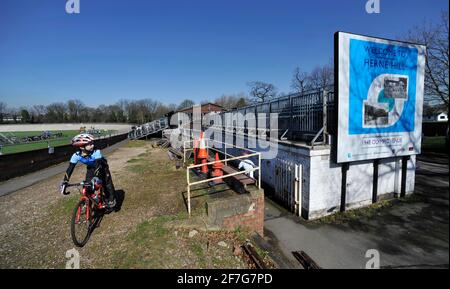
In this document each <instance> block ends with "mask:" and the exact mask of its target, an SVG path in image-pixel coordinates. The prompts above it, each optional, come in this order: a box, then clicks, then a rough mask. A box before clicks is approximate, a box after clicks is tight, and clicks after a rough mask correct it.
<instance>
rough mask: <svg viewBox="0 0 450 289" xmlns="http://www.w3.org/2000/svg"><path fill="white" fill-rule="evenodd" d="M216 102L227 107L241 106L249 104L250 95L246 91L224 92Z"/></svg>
mask: <svg viewBox="0 0 450 289" xmlns="http://www.w3.org/2000/svg"><path fill="white" fill-rule="evenodd" d="M214 103H215V104H217V105H220V106H222V107H224V108H226V109H232V108H240V107H243V106H246V105H248V103H249V101H248V97H247V96H246V95H245V94H244V93H242V92H241V93H238V94H223V95H221V96H220V97H218V98H217V99H216V100H215V101H214Z"/></svg>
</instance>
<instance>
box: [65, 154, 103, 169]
mask: <svg viewBox="0 0 450 289" xmlns="http://www.w3.org/2000/svg"><path fill="white" fill-rule="evenodd" d="M101 158H103V156H102V153H101V152H100V150H95V151H94V152H93V153H92V154H90V155H88V156H84V157H83V156H82V155H81V152H80V151H78V152H76V153H74V154H73V155H72V157H71V158H70V163H72V164H77V163H78V162H80V163H82V164H85V165H87V166H88V167H91V166H94V165H95V161H96V160H98V159H101Z"/></svg>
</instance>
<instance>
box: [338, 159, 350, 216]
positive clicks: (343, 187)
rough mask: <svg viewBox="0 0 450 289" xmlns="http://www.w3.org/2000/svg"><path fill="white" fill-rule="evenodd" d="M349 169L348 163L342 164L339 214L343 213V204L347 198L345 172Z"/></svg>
mask: <svg viewBox="0 0 450 289" xmlns="http://www.w3.org/2000/svg"><path fill="white" fill-rule="evenodd" d="M349 167H350V164H349V163H343V164H342V183H341V208H340V211H341V212H345V203H346V196H347V171H348V168H349Z"/></svg>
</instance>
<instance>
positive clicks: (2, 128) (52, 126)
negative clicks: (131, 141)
mask: <svg viewBox="0 0 450 289" xmlns="http://www.w3.org/2000/svg"><path fill="white" fill-rule="evenodd" d="M84 126H85V127H86V129H90V128H91V127H94V128H95V129H105V130H117V132H118V133H122V132H123V133H125V132H128V131H130V130H131V126H132V125H131V124H121V123H38V124H2V125H0V132H14V131H45V130H78V129H80V127H84Z"/></svg>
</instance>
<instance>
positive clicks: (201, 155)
mask: <svg viewBox="0 0 450 289" xmlns="http://www.w3.org/2000/svg"><path fill="white" fill-rule="evenodd" d="M197 158H198V159H199V160H201V163H202V164H206V163H207V162H208V152H207V151H206V145H205V139H204V138H203V132H202V133H201V135H200V147H199V149H198V154H197ZM201 172H202V174H208V166H207V165H203V166H201Z"/></svg>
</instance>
